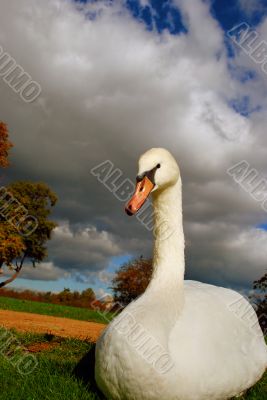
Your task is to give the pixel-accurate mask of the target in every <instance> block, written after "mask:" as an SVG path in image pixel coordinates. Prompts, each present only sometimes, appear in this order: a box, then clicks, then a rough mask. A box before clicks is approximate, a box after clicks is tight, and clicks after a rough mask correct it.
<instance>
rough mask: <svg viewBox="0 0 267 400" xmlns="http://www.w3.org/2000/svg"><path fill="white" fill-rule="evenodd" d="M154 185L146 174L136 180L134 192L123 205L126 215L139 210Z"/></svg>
mask: <svg viewBox="0 0 267 400" xmlns="http://www.w3.org/2000/svg"><path fill="white" fill-rule="evenodd" d="M154 186H155V185H154V183H152V182H151V180H150V179H148V177H147V176H145V177H144V178H143V179H142V180H141V181H140V182H137V184H136V188H135V192H134V194H133V195H132V197H131V199H130V200H129V201H128V203H127V204H126V206H125V211H126V213H127V214H128V215H134V214H135V213H137V211H138V210H140V208H141V207H142V205H143V204H144V202H145V201H146V199H147V198H148V196H149V193H150V192H151V190H152V189H153V187H154Z"/></svg>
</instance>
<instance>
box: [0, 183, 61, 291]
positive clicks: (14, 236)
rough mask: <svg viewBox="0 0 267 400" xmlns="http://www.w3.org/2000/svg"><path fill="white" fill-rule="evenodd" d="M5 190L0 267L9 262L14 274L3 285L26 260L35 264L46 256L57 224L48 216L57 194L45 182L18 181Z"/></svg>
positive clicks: (1, 203) (1, 206)
mask: <svg viewBox="0 0 267 400" xmlns="http://www.w3.org/2000/svg"><path fill="white" fill-rule="evenodd" d="M5 190H6V192H5V193H4V195H3V196H2V197H1V198H0V222H1V224H0V239H2V241H1V246H0V268H2V267H3V265H6V266H8V267H9V268H11V269H13V271H14V274H13V276H11V278H9V279H7V280H5V281H4V282H1V283H0V288H1V287H3V286H6V285H7V284H8V283H10V282H12V281H13V280H14V279H16V278H17V276H18V274H19V273H20V271H21V269H22V267H23V264H24V262H25V261H26V260H29V261H31V263H32V264H33V266H34V267H35V266H36V264H38V263H40V262H41V261H43V260H44V258H45V257H46V256H47V248H46V242H47V240H49V239H51V234H52V231H53V229H54V228H55V227H56V224H55V222H53V221H51V220H49V219H48V217H49V215H50V213H51V208H52V207H53V206H54V205H55V204H56V201H57V197H56V195H55V193H54V192H52V190H51V189H50V188H49V187H48V186H47V185H46V184H45V183H32V182H24V181H21V182H15V183H12V184H10V185H9V186H7V187H6V188H5ZM21 221H24V222H25V221H26V222H27V224H24V225H23V224H22V222H21ZM31 222H34V223H35V225H34V226H33V225H31V224H30V223H31ZM29 226H30V228H31V229H30V230H29V229H27V228H29ZM32 226H33V228H34V229H32ZM14 263H15V265H14Z"/></svg>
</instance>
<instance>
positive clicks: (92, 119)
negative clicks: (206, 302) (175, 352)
mask: <svg viewBox="0 0 267 400" xmlns="http://www.w3.org/2000/svg"><path fill="white" fill-rule="evenodd" d="M0 8H1V12H0V46H1V47H2V48H3V49H4V50H5V51H6V52H7V53H8V54H10V55H11V56H12V57H13V58H14V59H15V61H16V63H17V64H18V65H20V66H22V67H23V69H24V70H25V71H26V72H27V73H28V74H29V75H30V76H31V77H32V79H33V80H35V81H36V82H38V84H39V85H40V87H41V94H40V96H39V97H38V98H37V99H36V100H35V101H33V102H31V103H26V102H24V101H23V99H22V98H21V96H19V95H18V93H16V92H14V91H13V90H12V88H10V87H9V86H8V85H7V84H6V82H5V81H4V80H3V79H2V75H1V69H0V91H1V97H0V120H2V121H4V122H6V123H7V124H8V127H9V130H10V137H11V140H12V142H13V143H14V148H13V149H12V151H11V157H10V161H11V166H10V167H9V168H8V169H7V170H5V171H3V172H2V182H3V183H4V184H8V183H9V182H11V181H14V180H31V181H44V182H46V183H47V184H48V185H49V186H50V187H51V188H52V190H54V191H55V193H56V194H57V195H58V198H59V200H58V203H57V205H56V207H55V209H54V210H53V214H52V218H53V219H54V220H55V221H57V223H58V227H57V228H56V229H55V231H54V233H53V237H52V240H51V241H50V242H49V245H48V254H49V255H48V258H47V259H46V260H45V261H44V262H43V263H41V264H40V265H38V266H37V267H36V268H35V269H34V268H32V266H31V265H30V264H26V265H25V267H24V268H23V271H22V273H21V277H20V278H19V279H17V280H16V282H15V283H13V284H12V287H16V288H32V289H36V290H45V291H46V290H52V291H59V290H62V289H63V288H64V287H69V288H71V289H73V290H74V289H75V290H83V289H85V288H87V287H89V286H90V287H92V288H93V289H94V290H95V291H96V293H97V294H98V295H99V296H100V295H101V294H103V293H105V292H107V291H109V290H110V289H109V287H110V283H111V279H112V276H113V275H114V272H115V271H116V269H118V267H119V266H120V265H122V264H123V263H124V262H126V261H129V260H131V259H132V258H134V257H138V256H140V255H144V256H146V257H150V256H151V255H152V245H153V237H152V234H151V232H150V231H149V230H147V229H146V228H145V227H144V226H143V225H142V224H141V223H140V222H139V221H138V219H136V218H129V217H127V216H126V215H125V213H124V207H123V203H122V202H121V201H119V200H118V199H117V198H116V196H115V195H114V193H112V192H111V191H110V190H108V189H107V187H105V185H103V184H102V183H101V182H99V181H98V180H97V179H96V177H95V176H93V175H92V173H91V172H90V171H91V169H92V168H94V167H95V166H97V165H99V164H100V163H102V162H104V161H105V160H110V161H111V163H112V165H113V166H114V168H118V169H119V170H120V171H121V174H122V177H123V179H131V180H132V181H134V180H135V176H136V173H137V161H138V158H139V156H140V155H141V154H142V153H144V152H145V151H146V150H147V149H149V148H151V147H165V148H167V149H169V150H170V151H171V152H172V154H173V155H174V156H175V158H176V159H177V161H178V164H179V166H180V169H181V175H182V181H183V216H184V231H185V239H186V278H187V279H194V280H200V281H203V282H208V283H212V284H216V285H221V286H224V287H231V288H234V289H237V290H249V289H250V288H251V287H252V282H253V281H254V280H255V279H258V278H260V277H261V276H262V275H263V274H264V273H265V271H266V256H267V251H266V241H267V230H266V227H267V214H266V211H265V210H264V209H263V207H262V206H261V203H260V202H259V201H256V200H255V199H253V197H252V196H251V194H250V193H249V191H248V190H245V189H244V187H242V186H241V185H239V184H238V183H236V182H235V180H234V179H233V177H232V176H231V175H230V174H229V173H227V170H228V169H229V168H231V167H232V166H233V165H236V164H237V163H239V162H240V161H242V160H245V161H246V162H247V164H248V165H249V168H251V169H255V170H256V171H257V174H258V179H265V177H266V175H267V168H266V158H267V157H266V156H267V137H266V133H265V127H266V122H267V121H266V119H267V114H266V107H267V100H266V89H267V83H266V82H267V74H266V72H265V71H264V69H263V67H262V63H259V62H258V63H257V62H255V59H253V57H251V55H250V54H248V52H246V51H244V50H243V49H242V48H240V46H238V45H236V44H234V42H233V40H232V39H231V37H229V35H228V34H227V32H228V31H229V30H231V29H232V28H234V27H235V26H236V25H237V24H240V23H246V24H247V26H249V28H250V29H251V30H252V31H255V32H256V33H257V37H258V38H259V40H263V41H264V40H267V1H261V0H232V1H229V0H227V1H226V0H204V1H202V0H172V1H171V0H166V1H158V0H153V1H152V0H151V1H149V0H139V1H136V0H128V1H122V0H116V1H115V0H114V1H105V0H102V1H101V0H99V1H71V0H47V1H45V2H44V1H42V0H2V1H1V6H0ZM0 60H1V58H0ZM0 68H1V63H0ZM266 70H267V68H266Z"/></svg>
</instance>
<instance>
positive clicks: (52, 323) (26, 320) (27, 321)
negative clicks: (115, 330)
mask: <svg viewBox="0 0 267 400" xmlns="http://www.w3.org/2000/svg"><path fill="white" fill-rule="evenodd" d="M1 325H2V326H4V327H6V328H15V329H17V330H18V331H22V332H35V333H50V334H53V335H56V336H62V337H73V338H78V339H81V340H84V339H88V340H90V341H93V342H96V340H97V339H98V337H99V336H100V333H101V332H102V331H103V330H104V328H105V327H106V325H104V324H100V323H97V322H87V321H78V320H74V319H69V318H62V317H51V316H48V315H40V314H31V313H25V312H18V311H9V310H0V326H1Z"/></svg>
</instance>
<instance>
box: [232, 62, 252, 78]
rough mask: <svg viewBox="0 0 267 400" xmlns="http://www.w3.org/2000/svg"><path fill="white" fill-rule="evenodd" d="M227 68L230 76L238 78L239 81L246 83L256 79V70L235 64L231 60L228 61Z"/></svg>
mask: <svg viewBox="0 0 267 400" xmlns="http://www.w3.org/2000/svg"><path fill="white" fill-rule="evenodd" d="M228 70H229V71H230V74H231V77H232V78H234V79H238V80H239V81H240V82H241V83H246V82H248V81H251V80H255V79H258V73H257V71H255V70H253V69H248V68H245V67H241V66H237V65H235V64H233V63H232V62H229V63H228Z"/></svg>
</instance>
